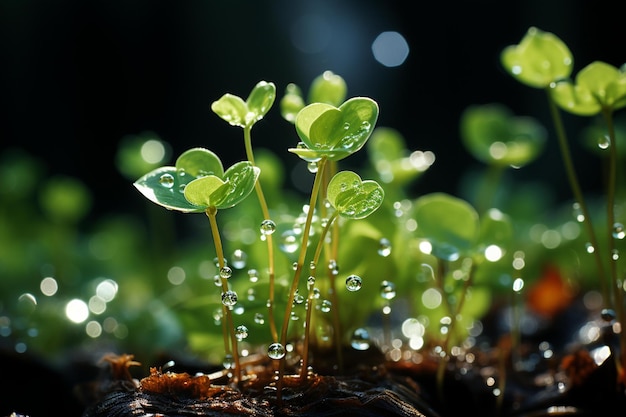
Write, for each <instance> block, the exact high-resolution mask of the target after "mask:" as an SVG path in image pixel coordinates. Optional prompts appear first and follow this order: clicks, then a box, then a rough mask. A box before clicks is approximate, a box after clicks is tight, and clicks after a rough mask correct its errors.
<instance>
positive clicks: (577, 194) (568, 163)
mask: <svg viewBox="0 0 626 417" xmlns="http://www.w3.org/2000/svg"><path fill="white" fill-rule="evenodd" d="M546 93H547V95H548V104H549V106H550V113H551V115H552V121H553V123H554V127H555V129H556V134H557V139H558V141H559V147H560V150H561V157H562V158H563V163H564V165H565V173H566V174H567V179H568V181H569V184H570V187H571V189H572V192H573V194H574V199H575V200H576V202H577V203H578V204H579V205H580V209H581V211H582V214H583V216H584V220H583V223H584V225H585V226H586V229H587V234H588V235H589V241H590V243H591V245H592V246H593V256H594V259H595V262H596V267H597V269H598V276H599V277H598V278H599V280H600V288H601V289H602V294H603V297H604V300H605V303H610V301H611V293H610V292H609V290H608V288H607V283H606V274H605V272H604V267H603V264H602V259H601V257H600V251H599V248H598V239H597V238H596V233H595V231H594V230H593V223H592V221H591V216H590V214H589V210H588V208H587V204H586V203H585V199H584V198H583V193H582V191H581V189H580V183H579V181H578V177H577V176H576V170H575V169H574V163H573V162H572V157H571V152H570V150H569V145H568V143H567V137H566V135H565V129H564V127H563V121H562V120H561V114H560V113H559V109H558V108H557V106H556V103H555V102H554V100H552V98H551V97H550V90H548V89H546Z"/></svg>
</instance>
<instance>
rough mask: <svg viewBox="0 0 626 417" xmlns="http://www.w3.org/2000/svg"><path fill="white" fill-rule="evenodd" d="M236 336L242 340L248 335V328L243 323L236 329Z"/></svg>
mask: <svg viewBox="0 0 626 417" xmlns="http://www.w3.org/2000/svg"><path fill="white" fill-rule="evenodd" d="M235 337H236V338H237V340H239V341H240V342H241V341H242V340H243V339H245V338H246V337H248V328H247V327H246V326H244V325H243V324H242V325H239V326H237V329H236V330H235Z"/></svg>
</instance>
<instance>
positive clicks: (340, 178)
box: [326, 171, 385, 219]
mask: <svg viewBox="0 0 626 417" xmlns="http://www.w3.org/2000/svg"><path fill="white" fill-rule="evenodd" d="M326 195H327V198H328V201H329V202H330V204H331V205H332V206H333V207H334V208H335V209H336V210H337V211H338V212H339V214H340V215H342V216H344V217H347V218H350V219H362V218H365V217H367V216H369V215H370V214H372V213H373V212H374V211H376V209H378V207H380V205H381V204H382V202H383V199H384V196H385V193H384V191H383V189H382V187H381V186H380V185H379V184H378V183H377V182H376V181H371V180H366V181H361V177H359V176H358V175H357V174H355V173H354V172H352V171H342V172H338V173H337V174H335V176H334V177H333V178H332V179H331V180H330V182H329V183H328V188H327V191H326Z"/></svg>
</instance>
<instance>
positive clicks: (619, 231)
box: [613, 223, 626, 240]
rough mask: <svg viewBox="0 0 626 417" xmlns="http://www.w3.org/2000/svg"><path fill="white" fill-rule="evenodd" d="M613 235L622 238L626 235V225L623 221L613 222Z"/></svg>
mask: <svg viewBox="0 0 626 417" xmlns="http://www.w3.org/2000/svg"><path fill="white" fill-rule="evenodd" d="M613 237H614V238H615V239H619V240H622V239H624V237H626V229H624V225H623V224H621V223H614V224H613Z"/></svg>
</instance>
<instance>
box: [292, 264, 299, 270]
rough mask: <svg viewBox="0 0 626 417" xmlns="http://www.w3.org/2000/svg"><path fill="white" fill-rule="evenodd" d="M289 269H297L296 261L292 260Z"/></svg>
mask: <svg viewBox="0 0 626 417" xmlns="http://www.w3.org/2000/svg"><path fill="white" fill-rule="evenodd" d="M291 269H293V270H294V271H296V270H297V269H298V262H294V263H292V264H291Z"/></svg>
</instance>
